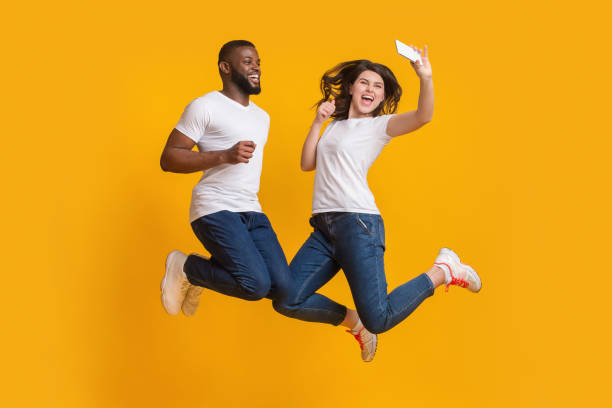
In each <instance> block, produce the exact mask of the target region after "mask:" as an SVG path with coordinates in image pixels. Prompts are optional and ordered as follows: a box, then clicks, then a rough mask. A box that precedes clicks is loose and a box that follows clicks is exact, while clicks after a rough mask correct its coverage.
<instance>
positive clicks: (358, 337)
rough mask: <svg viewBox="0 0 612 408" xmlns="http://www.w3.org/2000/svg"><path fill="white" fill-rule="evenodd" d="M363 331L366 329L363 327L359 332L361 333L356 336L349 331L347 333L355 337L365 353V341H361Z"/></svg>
mask: <svg viewBox="0 0 612 408" xmlns="http://www.w3.org/2000/svg"><path fill="white" fill-rule="evenodd" d="M363 329H365V327H362V328H361V330H359V333H357V334H355V333H353V332H352V331H350V330H347V331H346V332H347V333H350V334H351V336H353V337H355V339H356V340H357V341H358V342H359V348H361V350H362V351H363V340H362V339H361V332H362V331H363Z"/></svg>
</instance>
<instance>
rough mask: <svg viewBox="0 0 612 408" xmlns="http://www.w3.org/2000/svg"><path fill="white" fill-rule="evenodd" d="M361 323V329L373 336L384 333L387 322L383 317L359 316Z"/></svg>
mask: <svg viewBox="0 0 612 408" xmlns="http://www.w3.org/2000/svg"><path fill="white" fill-rule="evenodd" d="M360 319H361V323H362V324H363V327H365V328H366V330H367V331H369V332H370V333H374V334H380V333H384V332H386V331H387V330H389V329H388V328H387V324H386V322H387V320H386V319H385V318H384V317H383V316H370V315H365V316H360Z"/></svg>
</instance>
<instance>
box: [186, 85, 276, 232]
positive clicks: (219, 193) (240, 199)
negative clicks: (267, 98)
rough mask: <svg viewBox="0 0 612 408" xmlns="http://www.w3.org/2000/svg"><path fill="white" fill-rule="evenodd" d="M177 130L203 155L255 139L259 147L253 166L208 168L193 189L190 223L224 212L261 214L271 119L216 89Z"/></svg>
mask: <svg viewBox="0 0 612 408" xmlns="http://www.w3.org/2000/svg"><path fill="white" fill-rule="evenodd" d="M175 128H176V129H177V130H178V131H180V132H181V133H183V134H185V136H187V137H189V138H190V139H192V140H193V141H194V142H195V143H196V144H197V146H198V149H199V150H200V151H201V152H208V151H214V150H225V149H229V148H230V147H232V146H233V145H235V144H236V143H238V142H240V141H248V140H251V141H253V142H255V144H256V147H255V151H254V152H253V157H252V158H251V159H249V162H248V163H238V164H222V165H219V166H216V167H213V168H211V169H208V170H205V171H204V175H203V176H202V178H201V179H200V181H199V182H198V184H197V185H196V186H195V187H194V188H193V192H192V195H191V208H190V210H189V222H193V221H195V220H197V219H198V218H200V217H202V216H205V215H208V214H212V213H215V212H218V211H223V210H227V211H233V212H245V211H257V212H261V205H260V204H259V199H258V198H257V193H258V192H259V178H260V176H261V167H262V161H263V149H264V145H265V144H266V140H267V139H268V130H269V129H270V116H269V115H268V114H267V113H266V112H265V111H264V110H263V109H261V108H259V107H258V106H257V105H255V104H254V103H253V102H249V105H248V106H243V105H242V104H240V103H238V102H236V101H234V100H233V99H230V98H228V97H227V96H225V95H223V94H222V93H221V92H218V91H214V92H210V93H208V94H206V95H204V96H201V97H199V98H197V99H195V100H193V101H192V102H191V103H190V104H189V105H187V107H186V108H185V111H184V112H183V115H182V116H181V119H180V120H179V122H178V123H177V124H176V126H175Z"/></svg>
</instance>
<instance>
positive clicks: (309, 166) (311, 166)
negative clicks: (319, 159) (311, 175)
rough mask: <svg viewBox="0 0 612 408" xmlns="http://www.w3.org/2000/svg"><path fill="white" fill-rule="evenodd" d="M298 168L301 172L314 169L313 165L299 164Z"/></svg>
mask: <svg viewBox="0 0 612 408" xmlns="http://www.w3.org/2000/svg"><path fill="white" fill-rule="evenodd" d="M300 168H301V169H302V171H313V170H314V169H315V165H314V164H312V165H310V164H305V163H300Z"/></svg>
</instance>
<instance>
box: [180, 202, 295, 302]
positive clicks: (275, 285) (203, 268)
mask: <svg viewBox="0 0 612 408" xmlns="http://www.w3.org/2000/svg"><path fill="white" fill-rule="evenodd" d="M191 227H192V228H193V231H194V232H195V234H196V236H197V237H198V239H199V240H200V242H202V244H203V245H204V247H205V248H206V249H207V250H208V252H210V254H211V258H210V260H207V259H204V258H201V257H199V256H197V255H190V256H189V257H188V258H187V261H186V263H185V266H184V270H185V273H186V274H187V279H188V280H189V282H191V283H192V284H193V285H198V286H203V287H205V288H208V289H211V290H214V291H216V292H219V293H223V294H224V295H229V296H234V297H238V298H241V299H245V300H259V299H261V298H263V297H267V298H270V299H273V300H276V301H280V300H283V299H285V297H286V295H287V291H288V286H289V279H290V272H289V266H288V264H287V259H286V258H285V254H284V252H283V250H282V248H281V246H280V244H279V243H278V239H277V238H276V234H275V233H274V230H273V229H272V225H270V221H269V220H268V217H266V215H265V214H263V213H260V212H242V213H237V212H231V211H219V212H216V213H214V214H209V215H205V216H203V217H200V218H198V219H197V220H195V221H193V222H192V223H191Z"/></svg>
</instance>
